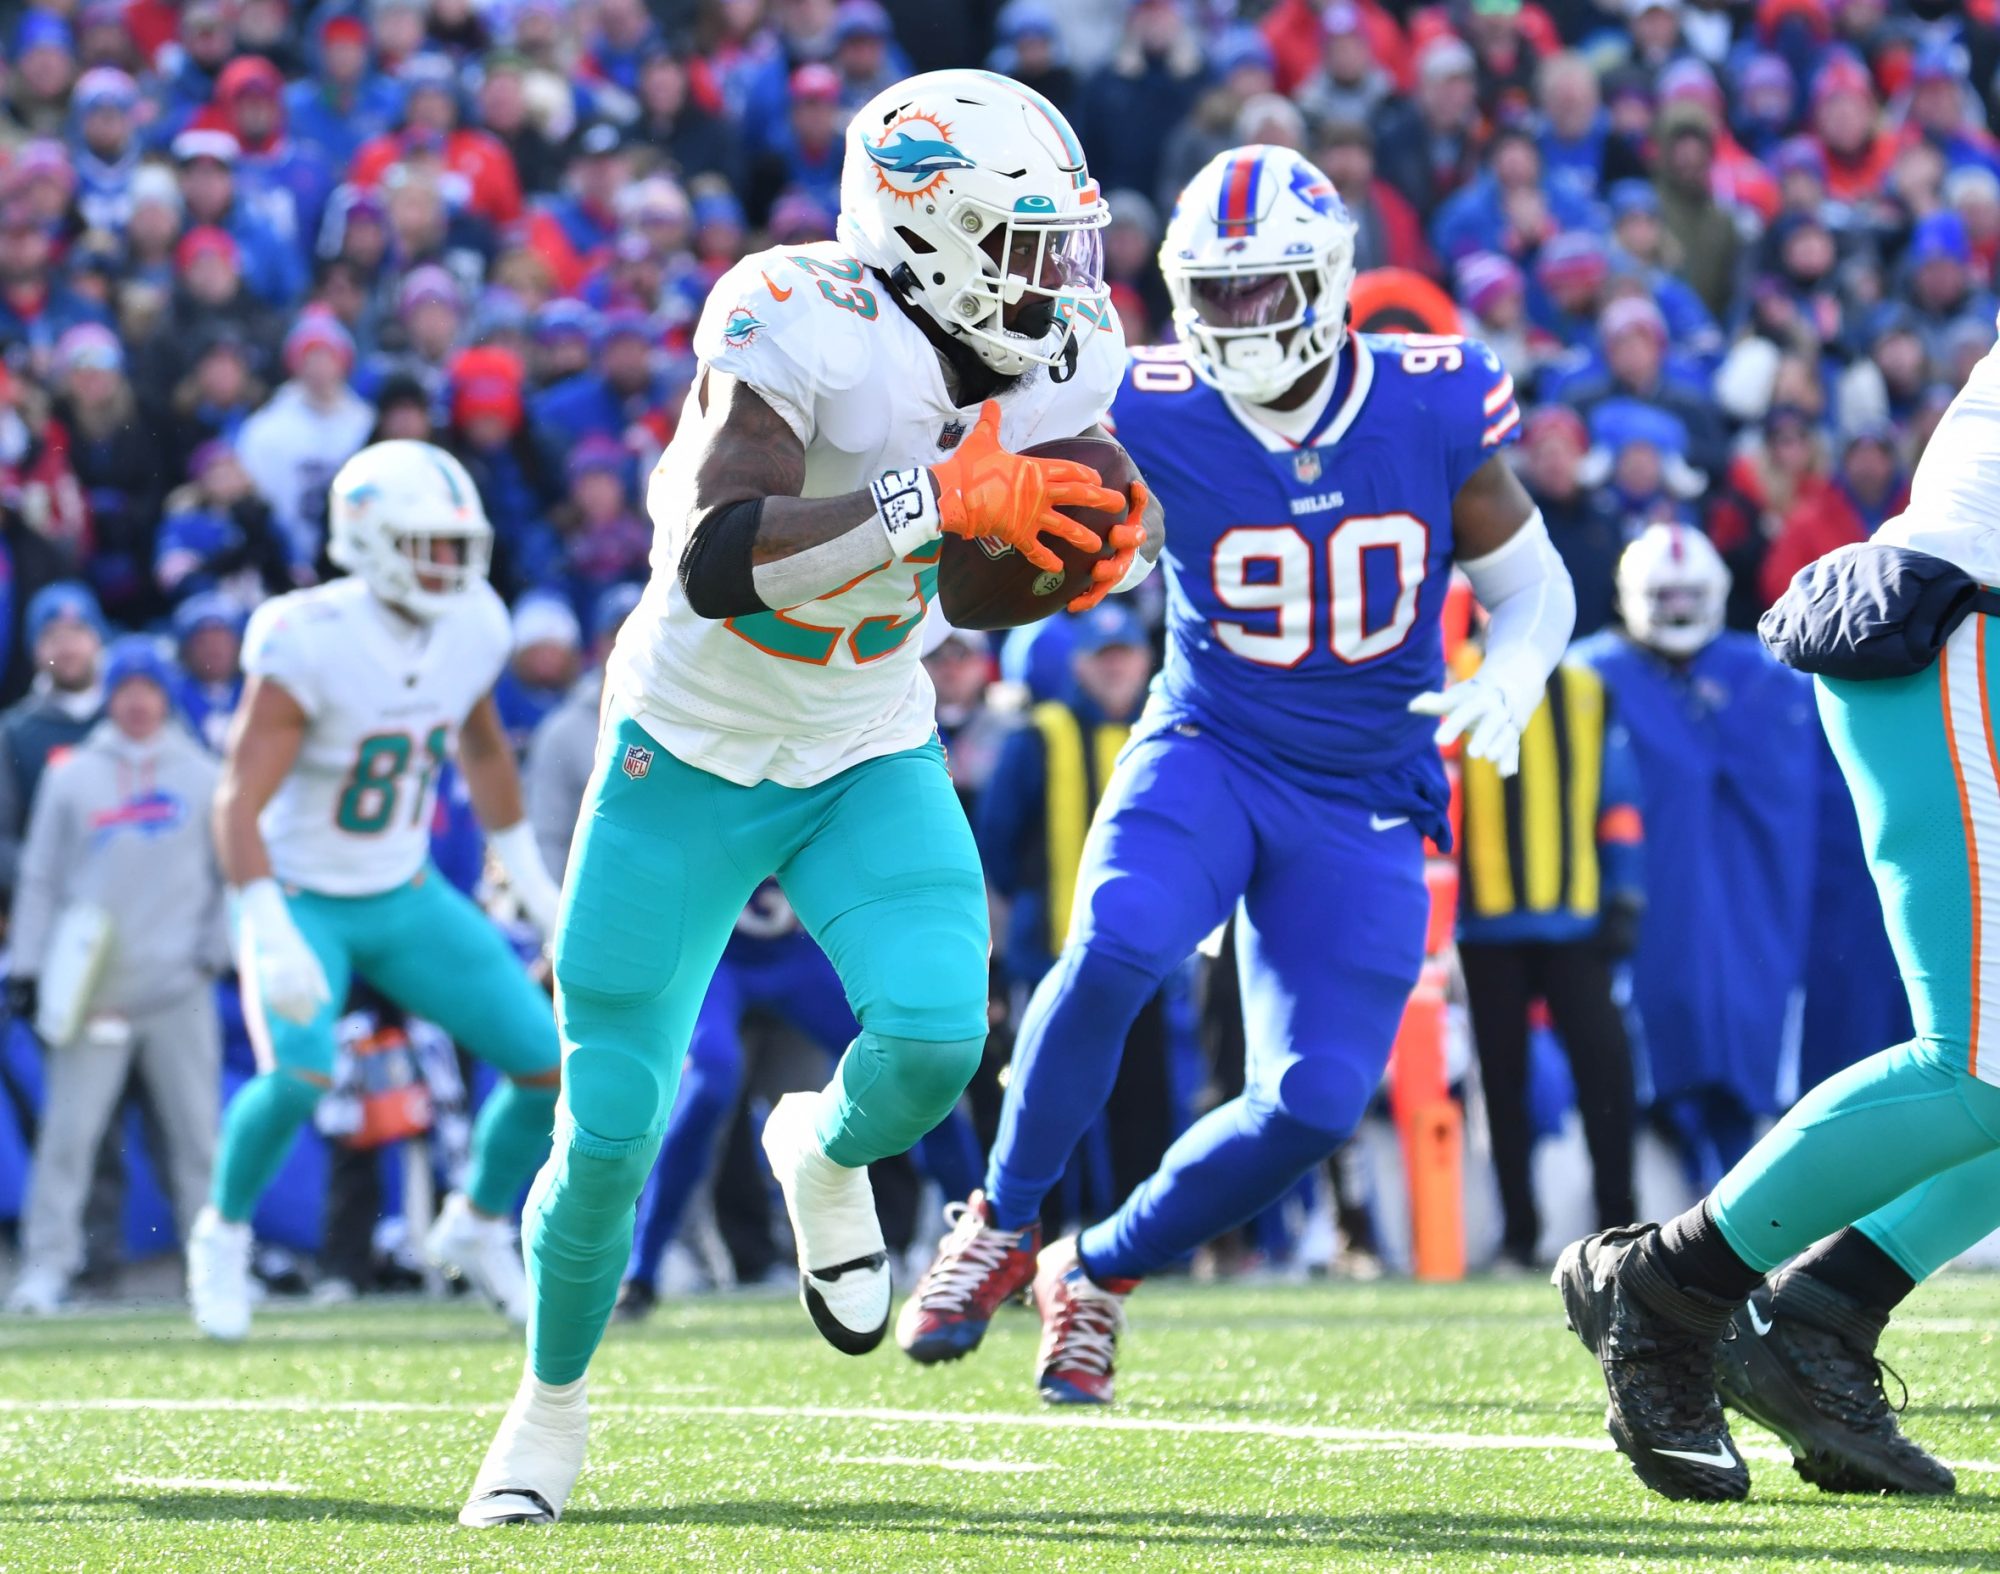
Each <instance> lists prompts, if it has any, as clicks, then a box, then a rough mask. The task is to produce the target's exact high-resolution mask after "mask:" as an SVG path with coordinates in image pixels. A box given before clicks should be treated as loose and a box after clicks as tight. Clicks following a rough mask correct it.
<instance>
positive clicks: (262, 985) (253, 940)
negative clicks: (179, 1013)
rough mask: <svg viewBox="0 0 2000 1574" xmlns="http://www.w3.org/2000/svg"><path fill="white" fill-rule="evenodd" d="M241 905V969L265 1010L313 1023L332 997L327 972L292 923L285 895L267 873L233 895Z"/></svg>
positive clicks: (290, 1019)
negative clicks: (327, 981)
mask: <svg viewBox="0 0 2000 1574" xmlns="http://www.w3.org/2000/svg"><path fill="white" fill-rule="evenodd" d="M232 895H233V897H234V901H235V907H236V968H237V971H238V972H240V973H241V974H242V975H243V976H244V977H245V978H246V979H248V980H250V982H251V986H252V987H253V988H254V989H255V990H256V993H257V998H258V999H259V1000H261V1001H262V1002H263V1003H264V1007H265V1009H266V1010H269V1011H272V1012H275V1013H276V1014H277V1015H279V1016H281V1017H283V1018H284V1019H285V1020H286V1021H288V1022H301V1023H303V1022H310V1021H311V1020H312V1019H313V1018H314V1017H315V1016H317V1015H319V1011H320V1008H321V1007H322V1006H324V1005H325V1004H326V1003H327V1001H328V999H329V998H330V997H331V994H332V991H331V990H329V989H328V988H327V983H326V970H325V969H324V968H322V967H321V966H320V965H319V958H318V957H317V956H315V955H314V954H313V948H312V947H311V946H309V945H307V944H306V937H305V936H304V935H302V934H300V933H299V926H298V925H297V924H295V923H293V922H292V914H291V909H290V908H288V907H287V906H286V905H285V893H284V892H283V891H281V890H279V889H278V882H277V881H276V880H273V879H271V878H270V877H269V876H268V875H267V876H266V877H265V878H263V879H262V880H252V881H251V882H250V883H249V884H248V885H246V886H244V887H243V888H242V889H241V890H239V891H236V892H233V893H232Z"/></svg>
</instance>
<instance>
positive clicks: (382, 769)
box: [333, 723, 451, 836]
mask: <svg viewBox="0 0 2000 1574" xmlns="http://www.w3.org/2000/svg"><path fill="white" fill-rule="evenodd" d="M450 739H451V731H450V729H449V728H448V727H446V726H444V724H443V723H439V725H437V726H435V727H433V728H431V730H430V736H428V737H427V738H425V739H424V764H423V771H422V773H421V774H420V775H419V776H418V777H417V780H416V783H415V785H416V793H415V795H414V796H415V798H416V803H415V804H414V805H413V806H412V807H411V809H410V823H411V824H412V825H414V824H416V823H417V819H418V817H419V816H420V815H422V813H423V812H424V801H425V800H426V799H427V798H429V797H430V792H431V784H432V783H433V782H435V781H436V780H437V777H438V772H439V771H441V770H443V769H444V762H445V750H446V748H447V747H448V745H449V743H450ZM415 747H416V740H415V739H414V738H412V737H411V736H410V734H408V733H407V732H377V733H373V734H371V735H370V736H368V737H366V738H363V739H362V740H361V748H360V751H359V752H358V753H357V754H356V755H355V757H354V769H353V770H352V771H351V772H349V773H348V777H347V787H346V789H345V790H344V791H343V792H342V793H341V795H340V804H339V806H338V807H337V808H336V809H335V810H334V815H333V823H334V824H335V825H337V826H339V827H340V829H341V830H343V831H346V832H348V833H349V834H350V835H353V836H374V835H377V834H378V833H380V832H382V831H386V830H387V829H388V828H389V825H390V823H391V822H392V821H394V820H395V818H396V809H397V804H396V799H397V797H398V795H399V793H400V790H401V787H402V782H403V772H404V771H405V770H406V769H407V768H408V766H409V763H410V753H411V751H412V750H413V749H414V748H415Z"/></svg>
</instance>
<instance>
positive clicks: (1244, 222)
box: [1160, 144, 1357, 404]
mask: <svg viewBox="0 0 2000 1574" xmlns="http://www.w3.org/2000/svg"><path fill="white" fill-rule="evenodd" d="M1356 233H1357V231H1356V228H1355V224H1354V220H1353V219H1352V218H1350V217H1349V216H1348V212H1347V207H1346V205H1345V204H1344V203H1342V202H1341V200H1340V194H1339V193H1338V192H1336V191H1335V190H1334V189H1333V182H1332V181H1330V180H1328V179H1327V177H1326V176H1325V174H1324V173H1322V172H1321V171H1320V170H1319V169H1318V168H1317V167H1316V166H1315V165H1313V164H1312V163H1311V162H1309V161H1308V160H1306V159H1304V158H1301V157H1300V156H1299V155H1298V154H1297V153H1295V152H1293V151H1292V150H1291V149H1290V148H1280V147H1268V146H1264V145H1262V144H1258V145H1253V146H1250V147H1241V148H1230V149H1228V150H1227V151H1225V152H1222V153H1218V154H1216V156H1215V157H1214V158H1212V159H1210V160H1209V162H1208V164H1207V165H1206V167H1204V168H1203V170H1202V171H1201V173H1200V174H1198V175H1196V176H1195V178H1194V179H1193V180H1191V181H1189V182H1188V184H1187V189H1186V190H1184V191H1183V192H1182V193H1181V194H1180V199H1179V200H1178V201H1177V202H1176V203H1175V204H1174V215H1173V218H1172V219H1170V220H1169V221H1168V223H1167V232H1166V236H1165V238H1164V239H1163V240H1162V241H1161V243H1160V272H1161V273H1162V274H1163V275H1164V276H1165V278H1166V282H1167V294H1168V295H1169V296H1170V297H1171V298H1172V300H1173V305H1174V312H1173V321H1174V328H1175V330H1176V331H1177V332H1178V333H1179V335H1180V337H1181V339H1182V340H1183V341H1184V342H1185V343H1186V345H1187V347H1188V364H1189V365H1190V366H1192V367H1193V368H1194V372H1195V375H1196V376H1197V377H1199V378H1200V379H1201V380H1202V381H1203V382H1205V383H1208V384H1209V385H1210V386H1212V387H1215V388H1219V389H1221V390H1222V391H1223V392H1224V393H1227V394H1233V395H1235V396H1236V397H1237V398H1239V399H1246V400H1248V401H1249V402H1250V403H1252V404H1263V403H1266V402H1268V401H1270V400H1272V399H1276V398H1278V397H1279V396H1280V395H1282V394H1283V393H1284V392H1285V390H1286V389H1288V388H1290V387H1291V386H1292V385H1293V384H1294V383H1296V382H1297V381H1298V380H1299V379H1300V378H1301V377H1303V376H1304V375H1305V374H1306V373H1307V372H1309V371H1311V370H1312V369H1313V368H1314V367H1315V366H1318V365H1320V364H1321V363H1322V362H1324V361H1328V360H1331V359H1332V358H1333V355H1334V353H1335V352H1336V351H1337V350H1339V348H1340V346H1341V344H1342V343H1343V342H1344V341H1345V339H1346V336H1347V293H1348V291H1349V290H1350V289H1351V288H1352V287H1353V284H1354V242H1355V236H1356Z"/></svg>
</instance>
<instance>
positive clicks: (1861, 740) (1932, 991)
mask: <svg viewBox="0 0 2000 1574" xmlns="http://www.w3.org/2000/svg"><path fill="white" fill-rule="evenodd" d="M1991 622H1992V620H1991V619H1987V618H1980V617H1975V618H1971V619H1968V620H1967V621H1966V623H1965V624H1964V625H1963V626H1962V627H1961V628H1960V630H1959V631H1958V633H1956V634H1954V635H1953V636H1952V640H1951V644H1950V647H1949V648H1948V649H1947V651H1946V653H1945V655H1944V656H1943V657H1941V658H1940V659H1939V661H1938V662H1937V663H1936V664H1935V665H1934V666H1932V667H1931V668H1930V669H1929V670H1928V671H1925V672H1921V673H1917V674H1914V675H1912V676H1910V677H1906V678H1892V679H1877V680H1871V681H1867V682H1846V681H1828V680H1825V679H1821V680H1819V681H1818V682H1817V684H1816V688H1817V690H1818V695H1819V706H1820V716H1821V719H1822V721H1823V722H1824V723H1825V726H1826V732H1827V738H1828V741H1829V742H1830V743H1831V744H1832V746H1833V750H1834V754H1835V757H1836V758H1837V759H1838V760H1839V762H1840V767H1841V771H1842V773H1843V774H1844V775H1845V776H1846V778H1847V783H1848V787H1849V789H1850V791H1851V792H1852V793H1853V795H1854V806H1855V812H1856V815H1857V817H1858V819H1859V820H1860V823H1861V836H1862V844H1863V846H1864V848H1865V849H1866V851H1867V854H1868V861H1869V867H1870V869H1871V871H1872V872H1873V874H1874V876H1875V881H1876V885H1877V887H1878V889H1879V890H1880V892H1881V896H1882V907H1883V917H1884V919H1885V920H1886V922H1887V924H1888V929H1889V940H1890V944H1891V945H1892V946H1893V947H1894V949H1895V953H1896V961H1897V965H1898V968H1899V969H1900V971H1901V973H1902V975H1903V982H1904V984H1905V986H1906V987H1907V988H1908V990H1909V995H1910V1009H1911V1014H1912V1016H1913V1017H1914V1018H1915V1023H1916V1036H1915V1037H1914V1038H1913V1039H1912V1040H1911V1041H1910V1042H1909V1043H1907V1044H1901V1045H1898V1046H1896V1047H1895V1048H1893V1049H1888V1050H1884V1051H1882V1052H1881V1053H1880V1054H1877V1055H1874V1056H1871V1057H1870V1058H1869V1059H1867V1060H1864V1061H1862V1062H1861V1063H1860V1064H1858V1065H1854V1066H1850V1067H1848V1068H1847V1069H1846V1070H1845V1071H1842V1072H1840V1073H1839V1074H1838V1075H1836V1076H1833V1077H1830V1078H1828V1079H1827V1080H1826V1081H1825V1082H1823V1083H1821V1084H1820V1086H1818V1087H1817V1088H1814V1089H1813V1090H1812V1091H1811V1092H1810V1093H1808V1094H1807V1095H1806V1096H1805V1097H1804V1098H1803V1099H1801V1100H1800V1101H1799V1102H1798V1104H1796V1105H1795V1106H1794V1107H1793V1108H1792V1110H1791V1111H1790V1112H1789V1113H1788V1114H1787V1115H1786V1116H1785V1117H1784V1118H1783V1119H1782V1120H1780V1121H1779V1122H1778V1124H1777V1125H1776V1126H1774V1127H1773V1128H1772V1129H1771V1131H1770V1132H1769V1133H1768V1134H1766V1136H1765V1137H1764V1138H1763V1140H1762V1141H1760V1142H1759V1143H1758V1144H1757V1145H1756V1147H1754V1148H1752V1149H1751V1151H1750V1152H1749V1154H1748V1155H1746V1156H1745V1158H1744V1160H1743V1162H1742V1163H1740V1164H1738V1165H1737V1166H1736V1168H1735V1169H1734V1170H1732V1171H1731V1172H1730V1173H1729V1174H1728V1175H1727V1176H1725V1177H1724V1178H1723V1181H1722V1184H1721V1185H1720V1186H1719V1187H1717V1189H1716V1192H1715V1196H1714V1198H1713V1201H1712V1209H1713V1212H1714V1215H1715V1219H1716V1222H1717V1224H1718V1225H1719V1226H1720V1228H1721V1230H1722V1233H1723V1235H1724V1236H1725V1237H1726V1238H1727V1240H1728V1241H1729V1244H1730V1245H1731V1246H1732V1247H1733V1248H1735V1250H1736V1252H1737V1254H1738V1255H1739V1256H1741V1257H1742V1258H1743V1260H1744V1261H1745V1262H1746V1263H1748V1264H1749V1265H1750V1266H1751V1267H1753V1268H1762V1269H1765V1270H1769V1269H1771V1268H1773V1267H1776V1266H1777V1265H1778V1264H1779V1263H1781V1262H1783V1261H1784V1260H1785V1259H1786V1258H1788V1257H1790V1256H1792V1255H1793V1254H1794V1253H1796V1252H1798V1251H1801V1250H1803V1249H1804V1248H1805V1247H1806V1246H1808V1245H1810V1244H1811V1243H1812V1242H1813V1241H1815V1240H1817V1239H1819V1238H1820V1237H1821V1236H1823V1235H1827V1234H1830V1233H1832V1232H1833V1231H1834V1230H1837V1229H1839V1228H1841V1227H1842V1226H1843V1225H1847V1224H1852V1223H1855V1222H1856V1221H1863V1223H1864V1225H1865V1226H1868V1227H1869V1228H1868V1230H1867V1233H1869V1234H1870V1236H1871V1238H1873V1239H1875V1240H1876V1241H1877V1244H1878V1245H1881V1246H1882V1247H1883V1248H1884V1249H1885V1250H1887V1251H1889V1252H1890V1254H1891V1256H1893V1257H1896V1259H1897V1260H1898V1261H1899V1263H1901V1264H1902V1266H1904V1268H1905V1269H1906V1270H1907V1271H1908V1272H1909V1273H1910V1274H1911V1276H1912V1277H1913V1278H1921V1277H1923V1274H1924V1273H1927V1272H1929V1271H1930V1269H1931V1268H1932V1267H1934V1266H1935V1265H1936V1262H1937V1261H1938V1260H1939V1254H1940V1253H1941V1252H1942V1251H1943V1249H1944V1248H1945V1247H1947V1246H1949V1245H1950V1244H1951V1242H1952V1241H1953V1240H1955V1239H1957V1238H1958V1235H1959V1232H1958V1231H1957V1230H1955V1229H1951V1228H1948V1227H1945V1226H1943V1225H1942V1224H1941V1223H1940V1222H1937V1221H1935V1219H1934V1210H1936V1209H1938V1208H1939V1207H1940V1206H1942V1202H1941V1200H1940V1199H1950V1198H1956V1197H1959V1196H1962V1195H1963V1194H1964V1192H1965V1188H1966V1187H1967V1186H1968V1185H1976V1184H1977V1183H1978V1179H1979V1177H1981V1176H1984V1175H1990V1174H1992V1173H1993V1172H1994V1169H1995V1163H1994V1161H1992V1160H1991V1158H1990V1156H1991V1155H1992V1154H1993V1153H1994V1151H1995V1150H1996V1149H2000V1087H1995V1086H1994V1085H1992V1084H1991V1083H1988V1082H1985V1081H1982V1080H1980V1078H1979V1077H1978V1076H1976V1075H1975V1074H1974V1067H1975V1065H1976V1063H1977V1060H1978V1058H1979V1057H1980V1056H1981V1055H2000V1042H1991V1043H1987V1044H1982V1045H1979V1046H1978V1053H1977V1054H1975V1038H1976V1036H1977V1027H1976V1021H1977V1018H1978V1016H1979V1014H1980V1013H1981V1011H1982V1005H1983V1004H1984V1003H1983V1002H1982V999H1981V993H1980V960H1981V959H1980V956H1979V955H1978V952H1979V951H1980V950H1986V951H1988V952H1989V953H1990V951H1991V949H1992V948H1993V947H1995V946H2000V935H1994V934H1983V935H1982V934H1981V933H1980V927H1981V926H1980V924H1979V921H1978V911H1979V900H1980V892H1979V890H1978V889H1977V887H1976V884H1975V882H1976V881H1977V880H1978V879H1979V878H1980V877H1981V876H1982V874H1983V876H1984V878H1985V880H1986V881H1988V882H1990V881H1992V880H1994V879H2000V804H1996V803H1991V802H1988V801H1987V800H1988V799H1989V798H1991V797H1992V796H1993V788H1992V787H1991V785H1990V784H1989V783H1988V782H1986V781H1984V780H1982V779H1981V778H1980V776H1979V775H1978V774H1977V769H1978V767H1979V766H1980V765H1981V764H1983V763H1984V762H1986V761H1989V760H1990V759H1991V758H1992V756H1993V745H1992V741H1991V739H1992V730H1993V719H1992V717H1991V715H1990V714H1989V713H1987V711H1986V704H1985V701H1986V696H1987V694H1989V693H2000V636H1996V637H1993V638H1991V639H1989V638H1988V637H1987V629H1988V626H1989V625H1990V623H1991ZM1954 678H1955V679H1956V680H1957V684H1956V692H1955V693H1954V691H1953V680H1954ZM1968 760H1969V764H1970V769H1968V768H1967V763H1968ZM1968 815H1969V816H1970V824H1968ZM1988 894H1989V895H1990V892H1989V893H1988ZM1986 927H1988V928H1991V927H1993V926H1992V925H1991V924H1989V925H1987V926H1986ZM1961 1170H1963V1171H1965V1172H1966V1173H1965V1174H1961V1173H1959V1171H1961ZM1968 1176H1969V1177H1970V1179H1968ZM1947 1177H1948V1178H1947ZM1940 1188H1942V1189H1940ZM1919 1192H1921V1193H1922V1195H1918V1193H1919ZM1995 1195H1996V1192H1995V1191H1994V1190H1993V1189H1991V1188H1989V1189H1988V1191H1987V1193H1986V1197H1985V1199H1983V1200H1982V1201H1981V1203H1980V1205H1979V1207H1978V1208H1977V1209H1976V1210H1975V1216H1976V1217H1978V1218H1982V1219H1991V1218H1992V1216H1993V1213H1994V1203H1993V1202H1992V1200H1991V1199H1992V1198H1993V1196H1995ZM1967 1228H1970V1226H1967ZM1898 1242H1901V1243H1902V1244H1901V1249H1900V1250H1899V1249H1898ZM1906 1257H1907V1260H1905V1259H1906ZM1920 1270H1921V1271H1920Z"/></svg>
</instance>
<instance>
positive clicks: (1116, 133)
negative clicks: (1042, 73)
mask: <svg viewBox="0 0 2000 1574" xmlns="http://www.w3.org/2000/svg"><path fill="white" fill-rule="evenodd" d="M1208 80H1209V76H1208V67H1207V64H1206V63H1205V62H1204V60H1203V57H1202V48H1201V40H1200V38H1199V37H1197V36H1196V34H1195V33H1194V30H1193V29H1192V28H1191V27H1190V26H1189V25H1188V20H1187V17H1186V15H1185V14H1184V13H1183V11H1182V10H1181V8H1180V6H1178V5H1177V4H1175V3H1174V0H1132V6H1131V9H1130V11H1129V12H1128V13H1127V15H1126V19H1125V35H1124V38H1123V39H1122V40H1121V41H1120V43H1119V45H1118V50H1117V52H1116V53H1115V54H1113V55H1112V57H1111V59H1110V60H1109V61H1108V62H1107V63H1106V64H1105V65H1104V67H1103V68H1102V69H1101V70H1099V71H1098V72H1097V74H1096V75H1095V76H1093V77H1091V78H1090V80H1089V81H1088V82H1086V83H1085V84H1084V87H1083V90H1082V92H1081V93H1080V94H1079V95H1078V102H1077V108H1078V110H1079V111H1080V114H1079V118H1078V120H1077V123H1076V134H1077V135H1078V136H1079V137H1080V138H1082V140H1083V145H1084V146H1085V147H1086V148H1088V149H1089V150H1090V173H1091V174H1092V176H1094V177H1095V178H1096V180H1097V183H1098V184H1099V185H1100V186H1102V187H1103V188H1104V189H1105V190H1106V191H1119V190H1131V191H1153V190H1155V189H1156V188H1157V187H1158V185H1159V173H1160V156H1161V153H1162V151H1163V150H1164V148H1165V145H1166V143H1165V135H1164V134H1165V132H1166V130H1167V129H1168V128H1170V127H1173V126H1177V125H1179V124H1180V123H1181V121H1183V120H1184V119H1186V118H1187V114H1188V111H1189V110H1191V109H1193V108H1194V104H1195V100H1196V99H1198V98H1199V97H1201V93H1202V89H1204V88H1205V87H1207V86H1208Z"/></svg>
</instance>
